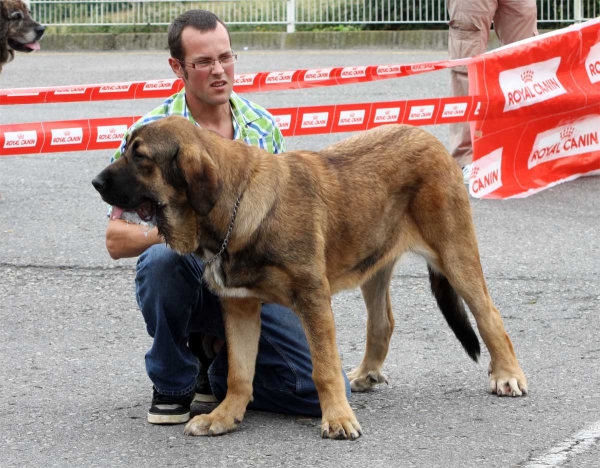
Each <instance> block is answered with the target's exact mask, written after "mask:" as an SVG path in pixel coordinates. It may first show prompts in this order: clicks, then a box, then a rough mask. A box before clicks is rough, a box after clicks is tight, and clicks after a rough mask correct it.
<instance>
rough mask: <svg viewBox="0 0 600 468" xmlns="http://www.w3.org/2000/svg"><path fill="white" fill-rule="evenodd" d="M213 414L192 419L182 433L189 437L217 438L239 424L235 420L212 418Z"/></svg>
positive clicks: (238, 421) (231, 418) (230, 418)
mask: <svg viewBox="0 0 600 468" xmlns="http://www.w3.org/2000/svg"><path fill="white" fill-rule="evenodd" d="M213 413H214V411H213ZM213 413H210V414H200V415H198V416H196V417H194V418H193V419H192V420H191V421H190V422H188V423H187V425H186V426H185V429H184V430H183V433H184V434H185V435H191V436H218V435H223V434H227V433H228V432H231V431H233V430H234V429H235V428H236V427H237V425H238V424H239V423H240V420H238V419H237V418H233V417H218V416H213Z"/></svg>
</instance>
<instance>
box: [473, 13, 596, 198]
mask: <svg viewBox="0 0 600 468" xmlns="http://www.w3.org/2000/svg"><path fill="white" fill-rule="evenodd" d="M469 94H472V95H476V96H477V99H478V102H482V104H481V109H480V114H481V118H480V119H477V120H473V121H472V122H471V134H472V136H473V151H474V158H473V159H474V163H473V166H472V173H471V180H470V181H469V191H470V193H471V195H472V196H473V197H477V198H509V197H525V196H528V195H530V194H532V193H536V192H538V191H540V190H543V189H545V188H548V187H551V186H553V185H556V184H557V183H561V182H565V181H568V180H572V179H575V178H577V177H580V176H583V175H600V135H599V133H600V20H592V21H589V22H587V23H583V24H580V25H575V26H572V27H569V28H566V29H562V30H560V31H556V32H552V33H549V34H545V35H543V36H538V37H536V38H532V39H528V40H525V41H521V42H518V43H515V44H511V45H509V46H506V47H503V48H501V49H497V50H495V51H493V52H492V53H488V54H483V55H481V56H479V57H478V58H477V60H474V61H473V62H472V63H471V64H470V65H469Z"/></svg>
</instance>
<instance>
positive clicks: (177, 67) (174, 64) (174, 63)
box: [169, 57, 184, 80]
mask: <svg viewBox="0 0 600 468" xmlns="http://www.w3.org/2000/svg"><path fill="white" fill-rule="evenodd" d="M169 65H170V66H171V70H173V73H175V76H176V77H177V78H179V79H181V80H182V79H183V78H184V76H183V75H184V71H183V65H181V63H179V60H177V59H174V58H173V57H169Z"/></svg>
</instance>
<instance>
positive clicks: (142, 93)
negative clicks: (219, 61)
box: [0, 59, 475, 106]
mask: <svg viewBox="0 0 600 468" xmlns="http://www.w3.org/2000/svg"><path fill="white" fill-rule="evenodd" d="M473 60H475V59H461V60H444V61H438V62H423V63H415V64H411V65H370V66H363V67H337V68H315V69H312V70H294V71H276V72H259V73H245V74H241V75H235V81H234V85H233V89H234V90H235V92H236V93H257V92H263V91H282V90H289V89H306V88H316V87H321V86H337V85H344V84H353V83H366V82H369V81H377V80H386V79H391V78H402V77H405V76H409V75H415V74H419V73H426V72H430V71H434V70H442V69H445V68H448V67H454V66H458V65H467V64H469V63H472V62H473ZM182 87H183V82H182V81H181V80H180V79H178V78H174V79H169V80H151V81H135V82H124V83H105V84H92V85H73V86H52V87H44V88H13V89H0V105H4V106H9V105H16V104H49V103H57V102H88V101H111V100H122V99H127V100H132V99H152V98H161V97H164V98H167V97H169V96H171V95H172V94H174V93H176V92H178V91H180V90H181V88H182Z"/></svg>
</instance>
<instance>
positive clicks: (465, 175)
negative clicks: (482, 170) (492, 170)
mask: <svg viewBox="0 0 600 468" xmlns="http://www.w3.org/2000/svg"><path fill="white" fill-rule="evenodd" d="M472 166H473V165H472V164H467V165H466V166H465V167H463V168H462V171H463V182H464V183H465V185H469V179H470V178H471V168H472Z"/></svg>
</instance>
